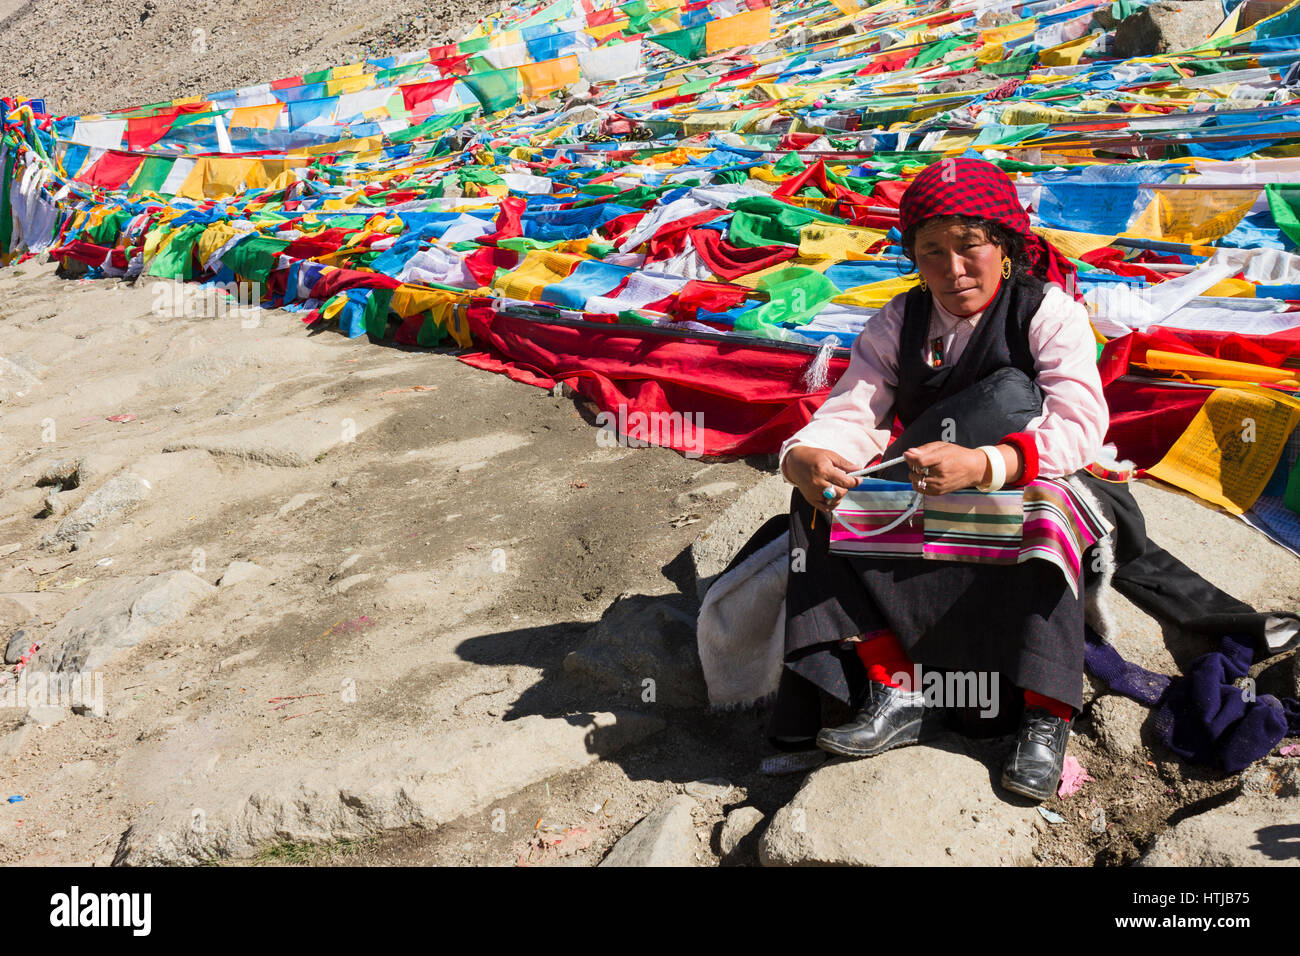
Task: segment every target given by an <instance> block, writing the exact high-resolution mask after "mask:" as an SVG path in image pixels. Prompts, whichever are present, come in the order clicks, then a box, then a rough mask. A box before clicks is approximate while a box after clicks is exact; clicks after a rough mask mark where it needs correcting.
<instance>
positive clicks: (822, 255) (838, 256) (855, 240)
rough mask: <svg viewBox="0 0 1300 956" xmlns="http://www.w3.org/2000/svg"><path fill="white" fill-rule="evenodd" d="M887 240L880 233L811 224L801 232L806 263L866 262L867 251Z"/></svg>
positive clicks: (800, 243)
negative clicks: (813, 260)
mask: <svg viewBox="0 0 1300 956" xmlns="http://www.w3.org/2000/svg"><path fill="white" fill-rule="evenodd" d="M883 238H885V233H884V232H883V231H881V230H879V229H863V228H860V227H859V228H846V227H844V226H839V225H836V224H835V223H828V222H810V223H809V224H808V225H806V226H804V227H803V228H802V229H800V230H799V255H800V256H801V257H803V258H805V259H834V260H836V261H839V260H843V259H865V258H866V257H867V250H868V249H870V248H871V247H872V246H874V245H875V244H876V243H878V242H879V241H880V240H881V239H883Z"/></svg>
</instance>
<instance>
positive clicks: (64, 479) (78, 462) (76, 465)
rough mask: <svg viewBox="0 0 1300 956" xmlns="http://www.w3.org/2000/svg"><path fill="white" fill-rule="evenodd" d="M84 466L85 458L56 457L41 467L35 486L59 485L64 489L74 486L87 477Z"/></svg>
mask: <svg viewBox="0 0 1300 956" xmlns="http://www.w3.org/2000/svg"><path fill="white" fill-rule="evenodd" d="M85 466H86V459H85V458H59V459H56V460H54V461H52V462H49V463H48V464H46V465H45V466H43V467H42V468H41V474H40V477H39V478H37V479H36V487H38V488H44V487H46V486H47V485H59V486H61V487H62V488H63V490H65V491H67V490H70V489H72V488H76V487H78V486H79V485H80V484H81V483H82V482H83V481H84V480H85V479H86V477H87V476H86V474H85V472H84V471H83V469H84V468H85Z"/></svg>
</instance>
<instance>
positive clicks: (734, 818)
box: [718, 807, 763, 863]
mask: <svg viewBox="0 0 1300 956" xmlns="http://www.w3.org/2000/svg"><path fill="white" fill-rule="evenodd" d="M762 822H763V812H762V811H761V810H759V809H758V808H757V807H737V808H736V809H734V810H732V811H731V812H730V813H728V814H727V819H726V821H724V822H723V824H722V835H721V836H720V837H719V840H718V842H719V847H720V849H721V850H722V860H723V862H724V863H734V862H737V861H738V860H741V859H746V858H749V857H753V856H755V855H756V854H757V852H758V827H759V824H761V823H762Z"/></svg>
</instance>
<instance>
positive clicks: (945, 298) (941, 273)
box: [912, 221, 1003, 315]
mask: <svg viewBox="0 0 1300 956" xmlns="http://www.w3.org/2000/svg"><path fill="white" fill-rule="evenodd" d="M912 251H913V254H914V255H915V256H916V268H917V271H918V272H920V273H921V277H922V278H923V279H925V284H926V285H927V286H929V288H930V291H931V292H933V293H934V297H935V298H936V299H938V300H939V304H940V305H942V306H943V307H944V308H945V309H947V310H948V311H949V312H955V313H957V314H961V315H964V314H967V313H970V312H974V311H975V310H976V309H979V308H981V307H982V306H983V305H984V304H985V303H987V302H988V301H989V299H991V298H993V293H994V292H996V291H997V288H998V282H999V281H1000V280H1001V278H1002V257H1003V252H1002V247H1001V246H999V245H998V244H997V243H996V242H993V241H992V240H990V239H989V237H988V236H986V235H985V234H984V230H982V229H979V228H977V227H974V226H969V225H966V224H965V223H960V222H941V221H940V222H928V223H922V225H921V226H920V227H919V228H918V229H917V230H916V241H915V244H914V246H913V249H912Z"/></svg>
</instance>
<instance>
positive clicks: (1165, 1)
mask: <svg viewBox="0 0 1300 956" xmlns="http://www.w3.org/2000/svg"><path fill="white" fill-rule="evenodd" d="M1222 22H1223V6H1222V4H1220V3H1219V0H1179V2H1177V3H1174V2H1170V0H1157V2H1156V3H1153V4H1151V5H1150V6H1148V7H1144V8H1143V9H1141V10H1139V11H1138V12H1137V13H1134V14H1131V15H1129V16H1127V17H1125V18H1124V19H1123V20H1122V21H1120V24H1119V26H1117V27H1116V28H1115V55H1116V56H1118V57H1120V58H1122V59H1128V58H1129V57H1133V56H1153V55H1155V54H1157V53H1174V52H1176V51H1179V50H1186V49H1188V48H1189V47H1194V46H1196V45H1197V44H1198V43H1201V42H1202V41H1204V40H1205V38H1206V37H1208V36H1209V35H1210V34H1211V33H1213V32H1214V31H1215V29H1216V28H1217V27H1218V25H1219V24H1220V23H1222Z"/></svg>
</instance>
